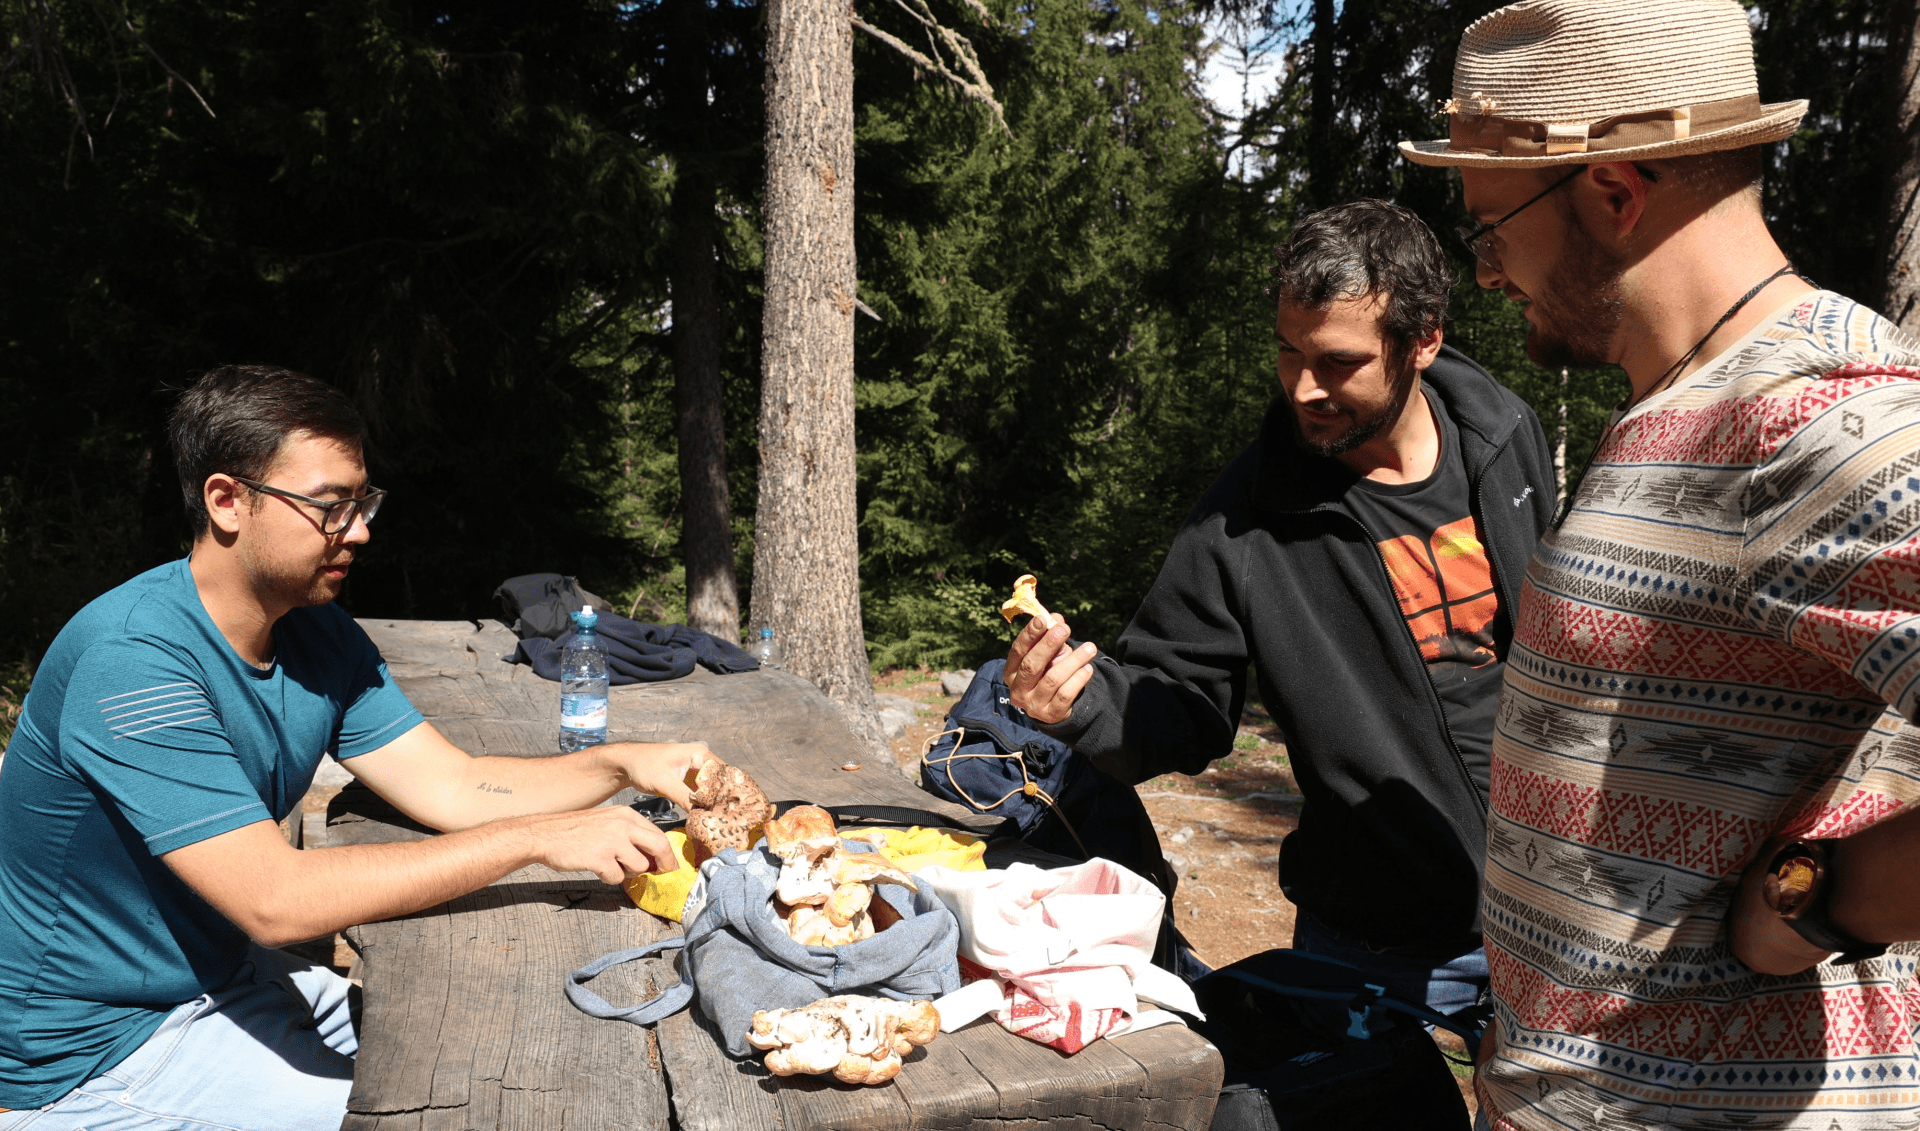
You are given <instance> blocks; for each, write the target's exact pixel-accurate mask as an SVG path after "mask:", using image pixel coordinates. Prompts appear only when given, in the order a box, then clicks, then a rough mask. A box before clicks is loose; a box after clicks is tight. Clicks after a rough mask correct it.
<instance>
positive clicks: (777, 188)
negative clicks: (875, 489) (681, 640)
mask: <svg viewBox="0 0 1920 1131" xmlns="http://www.w3.org/2000/svg"><path fill="white" fill-rule="evenodd" d="M766 13H767V17H766V18H767V80H766V81H767V195H766V314H765V322H764V323H763V328H762V334H763V339H764V345H763V361H762V367H761V386H760V388H761V392H760V501H759V507H758V511H757V514H756V516H755V542H754V559H753V619H754V623H756V624H759V625H765V626H767V627H770V628H772V629H773V630H774V632H775V634H776V636H777V638H778V639H779V641H780V643H781V646H782V648H783V649H784V651H785V652H786V657H787V666H788V667H789V668H790V669H792V670H793V671H794V672H795V673H797V674H799V675H801V676H804V677H806V678H807V679H810V680H812V681H813V682H814V683H816V684H818V685H819V686H820V689H821V690H822V691H825V692H826V693H827V696H828V697H829V698H831V699H832V700H833V701H834V702H836V703H838V704H839V705H840V706H841V708H842V709H843V710H845V711H846V713H847V718H848V722H849V724H850V725H851V727H852V728H853V732H854V737H855V738H856V739H858V740H860V741H861V742H862V743H863V744H864V745H866V746H867V747H868V751H869V756H875V757H885V751H886V740H885V737H884V735H883V734H882V732H881V729H880V722H879V719H878V717H877V716H876V714H875V710H874V701H873V682H872V676H871V671H870V669H869V668H868V666H867V649H866V639H865V634H864V632H863V630H862V627H861V622H860V571H859V558H860V543H859V535H858V532H857V530H856V525H855V519H856V515H855V499H854V461H853V312H854V305H853V303H854V281H855V269H854V257H853V25H852V23H850V22H849V15H850V13H849V11H848V0H769V2H768V4H767V7H766Z"/></svg>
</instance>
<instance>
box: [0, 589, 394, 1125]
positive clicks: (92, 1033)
mask: <svg viewBox="0 0 1920 1131" xmlns="http://www.w3.org/2000/svg"><path fill="white" fill-rule="evenodd" d="M273 640H274V663H273V666H272V667H271V668H269V669H266V670H261V669H258V668H255V667H254V666H253V665H251V664H249V663H247V662H246V661H245V660H243V659H241V658H240V656H239V654H238V653H236V652H235V651H234V650H233V648H232V647H231V646H230V645H229V644H228V643H227V641H226V638H225V637H223V636H222V635H221V634H220V630H219V629H218V628H216V627H215V626H214V623H213V619H212V618H211V617H209V616H208V615H207V611H206V607H205V606H203V605H202V604H201V603H200V593H199V590H198V589H196V588H195V587H194V583H193V574H192V572H191V571H190V570H189V569H188V567H187V560H186V559H182V560H180V561H177V562H172V563H170V564H168V565H164V566H161V567H159V568H158V569H154V570H149V571H148V572H146V573H143V574H141V575H140V576H138V577H136V578H134V579H133V580H131V581H129V582H127V583H126V584H124V585H122V586H120V587H119V588H117V589H114V590H113V591H111V592H109V593H107V594H106V595H105V596H102V597H101V598H99V599H98V600H96V601H94V602H93V603H92V604H90V605H88V606H87V607H86V608H84V609H82V610H81V611H80V612H79V613H78V614H77V615H76V616H75V617H74V618H73V619H72V620H71V621H68V622H67V626H66V627H65V628H64V629H62V630H61V632H60V635H59V637H58V638H57V639H55V640H54V642H53V646H52V647H51V648H49V649H48V650H47V654H46V656H45V658H44V659H42V660H41V663H40V667H39V669H38V670H37V671H36V672H35V673H34V680H33V690H32V691H31V692H30V693H29V694H28V695H27V701H26V704H25V707H24V709H23V711H22V713H21V718H20V724H19V727H18V729H16V730H15V731H14V734H13V740H12V742H11V743H10V744H9V745H8V747H7V753H6V760H5V761H4V762H0V1107H10V1108H26V1107H37V1106H41V1105H44V1104H47V1103H50V1102H52V1101H53V1100H56V1099H59V1098H60V1097H61V1096H64V1095H65V1094H66V1093H68V1092H69V1091H71V1090H72V1089H73V1088H74V1087H76V1086H78V1085H79V1084H82V1083H84V1082H86V1081H87V1080H89V1079H91V1078H92V1077H94V1076H96V1075H98V1074H99V1073H100V1072H102V1071H104V1070H106V1069H109V1068H112V1067H113V1066H114V1065H115V1064H118V1063H119V1062H120V1061H121V1060H124V1059H125V1058H126V1057H127V1056H128V1055H129V1054H130V1053H132V1052H133V1050H134V1049H136V1048H138V1047H139V1045H140V1044H141V1042H143V1041H145V1040H146V1039H147V1037H149V1036H150V1035H152V1033H153V1031H154V1030H155V1029H156V1028H158V1027H159V1025H160V1022H161V1021H162V1020H163V1019H165V1017H166V1015H167V1013H168V1011H170V1010H172V1009H173V1008H174V1007H176V1006H178V1005H181V1004H182V1003H184V1002H188V1001H192V1000H193V999H194V998H196V997H198V996H200V995H201V994H203V993H205V992H207V991H208V990H210V989H212V988H214V987H216V986H218V985H220V984H221V983H223V982H224V981H226V980H227V979H228V978H229V977H231V976H232V974H233V972H234V970H235V969H237V968H238V966H239V964H240V961H241V959H242V957H243V956H244V955H245V953H246V947H247V938H246V936H245V935H244V934H242V933H241V931H240V929H239V928H238V927H235V926H234V925H233V924H232V923H231V922H229V921H228V920H227V919H226V917H225V916H223V915H221V914H220V913H219V912H218V911H215V910H214V909H213V907H212V906H211V905H209V904H208V903H207V902H206V901H205V900H203V899H201V898H200V897H199V895H197V894H195V893H194V891H193V890H192V889H191V888H189V887H188V886H187V885H186V884H185V883H183V882H181V880H180V879H179V877H177V876H175V875H174V874H173V871H172V870H171V869H169V868H168V867H167V866H166V865H165V864H164V863H162V862H161V861H160V859H159V858H160V857H161V856H162V855H163V854H165V853H168V852H171V851H173V850H174V849H176V848H182V847H184V846H186V845H189V844H194V843H197V842H199V841H202V840H206V839H207V838H209V837H214V836H218V835H220V834H221V833H225V832H231V831H232V830H234V829H237V828H241V827H242V826H245V825H250V824H253V823H254V822H256V821H267V820H273V821H278V820H282V819H284V818H285V817H286V815H287V814H288V813H290V812H292V811H293V808H294V806H296V805H297V804H299V801H300V797H301V795H302V794H304V793H306V791H307V786H308V785H309V784H310V783H311V782H312V780H313V773H314V770H315V769H316V768H317V767H318V766H319V764H320V756H321V755H322V754H323V753H327V752H331V753H333V754H334V755H335V756H336V757H339V758H342V759H346V758H351V757H354V756H355V755H358V754H364V753H366V752H368V751H370V750H377V749H379V748H380V747H382V746H385V745H386V744H387V743H389V742H392V741H393V740H394V739H396V738H399V737H400V736H401V735H403V734H405V733H407V732H408V731H409V730H412V729H413V728H414V727H415V726H417V725H418V724H419V723H420V722H421V721H422V719H421V717H420V713H419V712H418V711H416V710H414V709H413V705H412V704H411V703H409V702H408V701H407V697H406V695H405V694H404V693H402V692H401V690H400V688H399V686H398V685H396V684H395V683H394V681H393V677H392V676H391V675H389V674H388V672H387V666H386V664H385V663H383V662H382V661H381V659H380V653H379V651H378V650H376V649H375V648H374V646H373V642H372V641H371V640H368V639H367V634H366V633H365V632H363V631H361V629H360V626H359V625H357V624H355V623H353V619H352V618H351V617H349V616H348V615H347V614H346V613H345V612H343V611H342V610H341V609H339V608H337V607H335V606H333V605H323V606H318V607H315V608H305V609H295V610H293V611H292V612H290V613H288V614H287V615H286V616H284V617H282V618H281V619H280V621H279V622H278V623H277V624H275V625H274V626H273Z"/></svg>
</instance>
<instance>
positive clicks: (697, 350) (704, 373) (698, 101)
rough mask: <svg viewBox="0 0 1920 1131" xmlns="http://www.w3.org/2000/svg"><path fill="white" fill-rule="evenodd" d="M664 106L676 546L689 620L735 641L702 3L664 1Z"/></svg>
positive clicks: (736, 594)
mask: <svg viewBox="0 0 1920 1131" xmlns="http://www.w3.org/2000/svg"><path fill="white" fill-rule="evenodd" d="M669 4H670V9H669V10H670V15H669V17H668V23H667V28H668V31H667V91H666V95H667V105H668V106H669V108H670V113H671V116H672V118H673V120H674V122H675V124H676V126H677V129H676V135H677V136H676V138H675V142H676V145H675V148H676V150H677V154H676V162H675V164H676V165H677V169H676V176H675V178H674V187H673V209H672V224H673V243H672V250H671V252H670V253H669V254H670V255H671V256H672V280H671V282H672V287H673V392H674V398H673V399H674V415H675V421H674V423H675V430H676V432H677V433H678V437H679V441H680V515H681V518H680V542H681V547H682V553H683V554H684V557H685V563H686V571H687V624H688V625H690V626H692V627H694V628H697V629H699V630H701V631H702V632H711V633H713V634H714V635H715V636H718V637H720V638H721V639H722V640H738V639H739V638H740V589H739V583H738V582H737V581H736V580H735V578H734V573H733V508H732V506H731V505H730V504H729V502H728V500H727V432H726V418H725V417H724V416H723V415H722V403H723V402H722V397H723V388H724V386H723V384H722V382H721V378H720V320H721V311H720V303H719V298H718V296H717V294H716V293H715V287H714V279H715V274H716V266H715V263H714V247H713V242H714V241H713V233H714V219H713V216H714V205H715V203H716V194H715V191H714V183H713V168H712V166H711V165H710V164H708V162H707V160H706V153H705V150H706V149H707V147H708V146H709V145H710V144H711V141H710V139H709V137H708V134H707V120H708V109H707V55H708V52H709V50H710V49H711V48H710V44H709V43H708V37H707V0H669Z"/></svg>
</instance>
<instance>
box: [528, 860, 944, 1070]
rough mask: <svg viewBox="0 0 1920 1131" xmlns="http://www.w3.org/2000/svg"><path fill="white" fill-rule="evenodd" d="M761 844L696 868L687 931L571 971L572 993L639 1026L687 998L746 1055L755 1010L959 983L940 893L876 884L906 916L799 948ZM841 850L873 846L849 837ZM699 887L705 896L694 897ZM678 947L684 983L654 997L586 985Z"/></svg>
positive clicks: (940, 990) (923, 991) (773, 864)
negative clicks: (618, 1001)
mask: <svg viewBox="0 0 1920 1131" xmlns="http://www.w3.org/2000/svg"><path fill="white" fill-rule="evenodd" d="M765 845H766V842H765V841H761V842H760V844H759V845H756V846H755V847H753V848H752V849H749V850H748V851H746V852H740V851H738V850H736V849H732V848H723V849H721V850H720V852H719V854H718V855H716V856H715V857H714V858H713V859H711V860H708V861H707V862H706V863H705V864H702V865H701V866H700V882H699V883H698V884H697V885H696V886H695V888H694V893H693V895H692V897H690V898H689V900H688V909H689V911H693V909H694V908H695V907H696V906H697V907H698V911H697V912H694V913H693V914H692V916H691V919H692V922H691V923H690V924H689V925H688V926H687V928H686V931H685V933H684V934H683V935H681V936H679V937H677V938H671V939H662V940H660V941H659V942H656V943H650V944H648V945H647V946H642V947H635V948H634V949H632V950H620V951H615V952H614V953H612V954H608V955H603V956H602V957H600V958H596V959H594V960H593V961H592V962H590V963H588V964H587V965H585V966H583V967H581V968H580V969H578V970H575V971H573V972H572V973H570V974H568V975H567V980H566V993H567V1000H568V1001H571V1002H572V1003H573V1004H574V1006H575V1007H576V1008H578V1009H579V1010H580V1011H581V1012H582V1013H585V1014H587V1015H588V1016H591V1017H603V1018H608V1019H614V1020H620V1021H628V1022H631V1023H633V1024H635V1025H650V1024H652V1023H654V1022H655V1021H659V1020H661V1019H663V1018H667V1017H671V1016H673V1015H674V1014H675V1013H678V1012H680V1011H681V1010H682V1009H685V1008H686V1006H687V1003H688V1002H689V1001H691V1002H694V1003H695V1004H697V1005H698V1006H699V1008H700V1012H701V1013H702V1014H703V1015H705V1016H706V1018H707V1020H709V1021H711V1022H713V1024H714V1027H715V1028H716V1029H718V1030H719V1033H720V1037H721V1040H722V1042H723V1043H724V1044H725V1046H726V1050H727V1053H728V1054H729V1055H731V1056H735V1057H744V1056H747V1055H749V1054H750V1053H751V1052H752V1051H753V1050H752V1048H751V1047H750V1046H749V1045H748V1044H747V1031H748V1030H749V1029H751V1028H752V1027H753V1014H754V1011H755V1010H760V1009H798V1008H799V1007H801V1006H803V1005H809V1004H812V1003H813V1002H816V1001H818V1000H820V999H821V998H823V997H832V996H834V995H837V994H865V995H868V996H876V995H878V996H884V997H890V998H896V999H898V1000H901V1001H908V1000H912V999H914V998H935V997H939V996H941V995H942V994H948V993H952V992H953V991H954V990H957V989H959V988H960V963H959V960H958V958H957V957H956V956H957V954H958V953H959V947H960V924H959V922H958V921H956V920H955V919H954V917H953V912H951V911H949V910H947V906H946V904H944V903H942V902H940V897H939V896H937V895H934V894H933V893H932V892H931V891H928V890H922V891H920V892H918V893H915V892H910V891H908V890H907V889H906V888H904V887H901V886H900V885H898V884H880V885H878V887H877V890H876V891H875V893H874V894H875V896H876V897H877V898H880V899H884V900H886V901H887V902H888V903H890V904H892V905H893V908H894V909H895V910H896V911H898V912H900V915H901V921H900V922H898V923H895V924H894V925H893V926H891V927H888V928H887V929H886V930H884V931H881V932H880V933H879V934H877V935H874V936H873V937H872V938H869V939H862V940H861V941H859V942H856V943H848V944H846V945H845V946H834V947H826V946H801V945H800V944H799V943H797V942H794V941H793V939H792V938H791V937H789V936H788V934H787V930H786V927H785V925H784V924H782V923H781V922H780V920H779V919H777V918H775V917H774V914H773V907H772V902H771V901H772V898H773V889H774V885H775V883H777V882H778V880H779V878H780V861H779V859H778V858H777V857H775V856H773V855H771V854H770V853H768V852H767V850H766V847H765ZM843 850H844V851H852V852H862V851H868V852H870V851H873V850H874V849H873V847H872V846H871V845H866V844H861V843H859V842H857V841H847V842H843ZM703 888H704V892H705V902H704V903H698V902H697V901H698V900H699V899H700V897H701V894H702V889H703ZM681 947H684V948H685V949H684V950H682V951H681V955H680V981H679V982H677V983H675V984H674V985H672V986H669V987H667V989H666V990H664V991H662V992H661V994H660V995H659V996H658V997H655V998H653V999H652V1000H651V1001H643V1002H641V1003H639V1004H638V1005H630V1006H614V1005H609V1004H608V1003H607V1002H606V1001H605V1000H604V999H602V998H601V997H600V995H599V994H596V993H594V992H593V991H592V990H590V989H588V988H587V987H586V983H587V982H588V981H591V980H592V979H593V978H594V977H595V976H596V975H598V974H600V973H601V972H603V971H605V970H608V969H610V968H612V967H614V966H618V965H620V964H621V963H623V962H632V961H634V960H635V959H640V958H646V957H648V956H650V955H654V954H659V953H661V952H662V951H667V950H673V949H677V948H681ZM696 991H697V992H696Z"/></svg>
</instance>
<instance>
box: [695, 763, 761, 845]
mask: <svg viewBox="0 0 1920 1131" xmlns="http://www.w3.org/2000/svg"><path fill="white" fill-rule="evenodd" d="M690 800H691V801H692V805H691V806H690V807H689V808H688V810H687V837H688V838H689V839H690V840H693V841H695V842H696V843H698V844H699V845H700V846H701V847H703V848H705V849H706V850H707V853H708V855H712V854H713V853H716V852H718V851H720V850H721V849H723V848H735V849H739V850H740V851H742V852H744V851H746V850H747V849H749V848H752V847H753V842H754V841H755V840H757V839H759V835H758V830H759V828H760V826H761V825H763V824H765V823H766V822H767V821H768V820H770V819H772V817H773V805H772V804H771V803H770V802H768V801H767V795H766V794H764V793H762V792H760V787H759V786H757V785H755V784H754V783H753V779H752V778H750V777H748V776H747V772H746V771H745V770H743V769H741V768H740V767H738V766H729V765H727V764H725V763H723V762H708V763H707V764H706V765H704V766H702V767H700V771H699V774H698V776H696V777H695V778H694V787H693V796H692V798H691V799H690Z"/></svg>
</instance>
